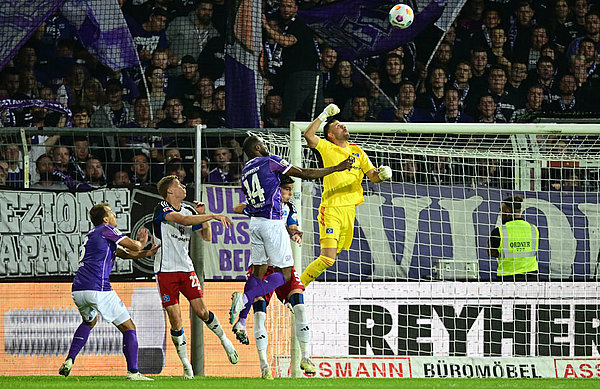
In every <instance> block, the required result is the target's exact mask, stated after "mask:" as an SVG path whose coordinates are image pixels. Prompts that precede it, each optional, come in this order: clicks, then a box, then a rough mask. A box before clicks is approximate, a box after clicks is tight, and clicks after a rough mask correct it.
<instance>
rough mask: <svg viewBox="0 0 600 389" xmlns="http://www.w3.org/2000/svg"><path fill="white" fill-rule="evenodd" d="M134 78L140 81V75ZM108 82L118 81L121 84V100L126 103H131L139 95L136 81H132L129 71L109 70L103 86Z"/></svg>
mask: <svg viewBox="0 0 600 389" xmlns="http://www.w3.org/2000/svg"><path fill="white" fill-rule="evenodd" d="M136 77H138V79H141V75H138V76H136ZM109 81H118V82H120V83H121V88H122V91H123V93H122V98H123V100H124V101H127V102H128V103H132V102H133V101H134V100H135V99H136V98H137V97H138V96H139V95H140V91H139V90H138V87H137V85H136V81H135V80H134V79H133V76H132V75H131V72H130V71H126V70H109V72H108V75H107V76H106V82H105V84H107V83H108V82H109Z"/></svg>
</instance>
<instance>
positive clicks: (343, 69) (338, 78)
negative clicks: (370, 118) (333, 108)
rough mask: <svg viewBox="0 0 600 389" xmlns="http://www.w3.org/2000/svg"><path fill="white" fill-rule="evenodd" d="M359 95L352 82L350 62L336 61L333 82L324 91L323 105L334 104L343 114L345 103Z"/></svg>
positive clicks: (358, 89) (356, 87)
mask: <svg viewBox="0 0 600 389" xmlns="http://www.w3.org/2000/svg"><path fill="white" fill-rule="evenodd" d="M359 93H360V88H359V86H358V85H356V84H355V83H354V81H352V64H351V63H350V61H346V60H343V59H342V60H339V61H337V64H336V67H335V77H334V80H333V81H332V82H330V83H329V85H328V86H327V88H326V89H325V104H330V103H334V104H336V105H337V106H338V107H340V109H341V110H342V112H344V108H345V107H346V103H348V101H349V100H350V99H352V98H353V97H354V96H356V95H358V94H359Z"/></svg>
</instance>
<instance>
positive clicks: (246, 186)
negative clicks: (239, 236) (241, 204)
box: [241, 155, 292, 220]
mask: <svg viewBox="0 0 600 389" xmlns="http://www.w3.org/2000/svg"><path fill="white" fill-rule="evenodd" d="M291 167H292V165H291V164H290V163H289V162H288V161H286V160H285V159H283V158H281V157H278V156H276V155H269V156H267V157H256V158H254V159H251V160H250V161H248V162H247V163H246V166H244V169H243V170H242V179H241V182H242V190H243V191H244V194H245V195H246V201H247V202H248V206H247V207H246V208H244V213H245V214H246V215H248V216H254V217H264V218H266V219H274V220H281V218H282V209H281V190H280V189H279V186H280V185H281V175H282V174H284V173H286V172H287V171H288V170H290V168H291Z"/></svg>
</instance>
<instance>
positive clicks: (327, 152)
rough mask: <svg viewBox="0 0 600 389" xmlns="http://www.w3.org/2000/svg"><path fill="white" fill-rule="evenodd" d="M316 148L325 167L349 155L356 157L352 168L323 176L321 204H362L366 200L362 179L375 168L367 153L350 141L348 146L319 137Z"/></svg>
mask: <svg viewBox="0 0 600 389" xmlns="http://www.w3.org/2000/svg"><path fill="white" fill-rule="evenodd" d="M316 150H317V151H318V152H319V154H320V155H321V160H322V161H323V167H329V166H335V165H337V164H339V163H340V162H342V161H343V160H345V159H347V158H348V157H349V156H352V157H354V163H353V164H352V169H350V170H344V171H342V172H335V173H332V174H329V175H327V176H325V177H323V187H324V188H323V195H322V197H321V206H323V207H332V206H333V207H336V206H344V205H355V206H356V205H359V204H362V203H363V202H364V201H365V199H364V197H363V188H362V186H361V182H362V179H363V177H364V176H365V173H366V172H368V171H369V170H371V169H375V166H373V164H372V163H371V161H370V160H369V157H368V156H367V154H365V152H364V151H363V150H362V149H361V148H360V147H359V146H358V145H356V144H355V143H351V142H348V146H347V147H340V146H337V145H335V144H333V143H331V142H329V141H327V140H325V139H319V143H317V147H316Z"/></svg>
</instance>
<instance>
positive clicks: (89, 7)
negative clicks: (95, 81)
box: [61, 0, 138, 70]
mask: <svg viewBox="0 0 600 389" xmlns="http://www.w3.org/2000/svg"><path fill="white" fill-rule="evenodd" d="M61 11H62V13H63V15H64V16H65V17H66V18H67V19H68V20H69V22H70V23H71V24H72V25H73V26H74V27H75V29H76V30H77V35H78V37H79V39H80V40H81V43H82V44H83V46H84V47H85V48H86V49H87V50H88V51H89V52H90V54H92V56H93V57H94V58H96V59H97V60H98V61H100V62H101V63H103V64H104V65H106V66H108V67H109V68H111V69H112V70H120V69H125V68H129V67H132V66H136V65H137V64H138V56H137V51H136V48H135V45H134V43H133V38H132V37H131V33H130V31H129V29H128V28H127V23H125V18H124V17H123V13H122V12H121V8H119V3H118V2H117V0H108V1H107V0H67V1H66V2H65V4H64V6H63V7H62V9H61Z"/></svg>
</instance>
